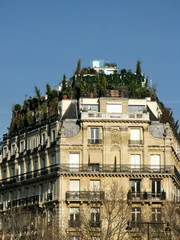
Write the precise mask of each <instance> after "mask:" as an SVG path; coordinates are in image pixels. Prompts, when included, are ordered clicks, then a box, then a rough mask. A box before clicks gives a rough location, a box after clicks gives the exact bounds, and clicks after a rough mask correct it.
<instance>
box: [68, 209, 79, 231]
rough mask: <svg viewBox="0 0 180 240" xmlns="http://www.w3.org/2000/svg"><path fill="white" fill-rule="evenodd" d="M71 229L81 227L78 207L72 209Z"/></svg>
mask: <svg viewBox="0 0 180 240" xmlns="http://www.w3.org/2000/svg"><path fill="white" fill-rule="evenodd" d="M69 226H70V227H79V226H80V221H79V208H78V207H72V208H70V222H69Z"/></svg>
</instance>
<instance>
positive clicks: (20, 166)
mask: <svg viewBox="0 0 180 240" xmlns="http://www.w3.org/2000/svg"><path fill="white" fill-rule="evenodd" d="M23 173H24V164H23V163H20V164H19V175H20V174H23Z"/></svg>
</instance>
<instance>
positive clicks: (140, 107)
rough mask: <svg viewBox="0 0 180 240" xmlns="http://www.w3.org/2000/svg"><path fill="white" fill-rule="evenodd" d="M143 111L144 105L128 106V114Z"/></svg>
mask: <svg viewBox="0 0 180 240" xmlns="http://www.w3.org/2000/svg"><path fill="white" fill-rule="evenodd" d="M144 110H145V105H128V112H130V113H132V112H143V111H144Z"/></svg>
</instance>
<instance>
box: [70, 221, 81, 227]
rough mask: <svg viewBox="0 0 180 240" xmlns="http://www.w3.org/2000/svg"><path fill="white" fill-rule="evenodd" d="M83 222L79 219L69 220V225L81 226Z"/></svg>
mask: <svg viewBox="0 0 180 240" xmlns="http://www.w3.org/2000/svg"><path fill="white" fill-rule="evenodd" d="M80 225H81V223H80V221H79V220H69V227H71V228H77V227H80Z"/></svg>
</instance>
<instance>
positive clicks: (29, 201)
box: [7, 195, 42, 208]
mask: <svg viewBox="0 0 180 240" xmlns="http://www.w3.org/2000/svg"><path fill="white" fill-rule="evenodd" d="M40 202H42V195H35V196H31V197H24V198H20V199H16V200H12V201H9V202H8V203H7V208H11V207H17V206H27V205H33V204H37V203H40Z"/></svg>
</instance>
